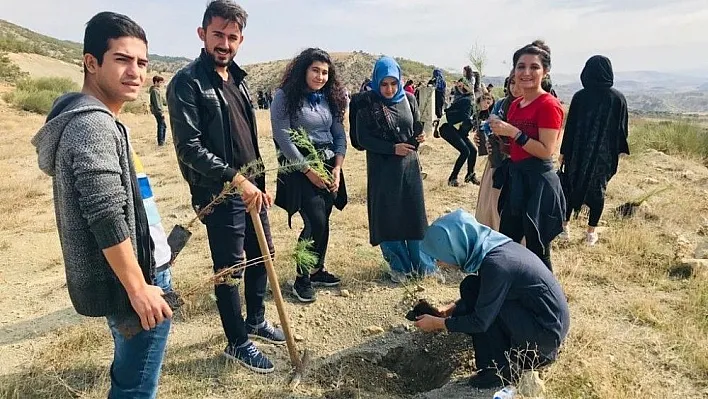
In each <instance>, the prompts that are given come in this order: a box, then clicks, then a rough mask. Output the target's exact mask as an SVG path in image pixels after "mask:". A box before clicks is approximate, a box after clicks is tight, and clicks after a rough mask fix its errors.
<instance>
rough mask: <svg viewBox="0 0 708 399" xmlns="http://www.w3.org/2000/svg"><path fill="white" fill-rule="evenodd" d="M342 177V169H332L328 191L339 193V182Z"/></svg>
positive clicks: (336, 167)
mask: <svg viewBox="0 0 708 399" xmlns="http://www.w3.org/2000/svg"><path fill="white" fill-rule="evenodd" d="M341 177H342V169H341V168H340V167H338V166H335V167H334V168H332V183H330V184H329V186H328V188H329V191H331V192H333V193H336V192H337V191H339V182H340V181H341Z"/></svg>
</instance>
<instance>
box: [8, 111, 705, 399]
mask: <svg viewBox="0 0 708 399" xmlns="http://www.w3.org/2000/svg"><path fill="white" fill-rule="evenodd" d="M123 119H124V121H125V122H126V123H127V124H128V126H130V127H131V130H132V137H133V143H134V145H135V147H136V150H137V152H138V153H139V154H141V156H142V158H143V161H144V163H145V166H146V169H147V171H148V173H149V175H150V176H151V178H152V181H153V185H154V191H155V194H156V198H157V200H158V205H159V207H160V210H161V214H162V216H163V218H164V220H163V223H164V225H165V227H166V228H167V229H169V228H170V227H171V226H172V225H173V224H175V223H184V222H185V221H186V220H188V218H189V216H190V213H191V212H190V209H189V193H188V190H187V187H186V185H185V184H184V182H183V181H182V179H181V177H180V176H179V171H178V170H177V168H176V163H175V158H174V157H175V155H174V150H173V149H172V148H171V147H170V146H167V147H163V148H157V147H156V146H155V144H154V121H153V120H152V118H151V117H150V116H149V115H145V116H141V115H126V116H124V117H123ZM258 121H259V127H260V132H261V148H262V151H263V153H264V156H265V159H266V163H267V164H268V165H274V164H275V159H274V151H273V145H272V139H271V137H270V134H271V133H270V129H269V123H268V115H267V113H259V115H258ZM41 123H42V117H41V116H37V115H30V114H26V113H18V112H16V111H12V110H9V109H8V108H7V107H6V106H5V105H2V104H0V131H3V132H7V133H6V134H4V135H3V136H2V137H0V171H2V173H3V175H5V176H8V178H6V179H3V180H2V182H1V183H0V208H1V210H2V214H3V215H5V216H4V217H3V218H2V220H0V231H2V239H0V248H2V250H3V255H2V258H3V262H2V263H3V264H4V265H7V266H3V268H2V270H0V281H2V282H3V285H5V284H7V285H8V286H9V287H12V289H10V290H2V291H0V302H2V303H3V304H4V305H3V307H2V310H0V326H2V327H1V328H0V374H2V376H0V397H9V398H15V397H17V398H24V397H43V398H64V397H73V396H75V395H77V394H85V395H86V397H105V389H106V387H107V385H108V376H107V374H106V373H107V367H108V363H109V360H110V357H111V350H112V349H111V348H112V347H111V340H110V337H109V335H108V333H107V329H106V327H105V323H103V322H102V321H101V320H88V319H85V318H81V317H76V316H75V315H73V311H72V310H71V308H70V305H69V302H68V298H67V295H66V288H65V287H64V286H63V284H64V276H63V267H62V262H61V252H60V248H59V245H58V241H57V236H56V231H55V226H54V220H53V212H52V205H51V187H50V184H49V179H48V177H47V176H45V175H43V174H42V173H40V172H39V171H38V170H37V167H36V158H35V157H36V156H35V153H34V149H33V148H32V147H31V146H30V144H29V138H30V137H31V136H32V134H33V133H34V132H35V131H36V129H38V128H39V126H41ZM635 125H636V123H635V124H633V128H632V129H633V132H634V131H635V129H636V127H635ZM633 134H634V133H633ZM430 145H431V146H432V147H433V149H434V151H433V152H432V154H433V155H426V156H423V159H422V160H423V164H424V166H425V169H426V171H427V172H428V175H429V177H428V179H427V180H426V181H425V189H426V205H427V209H428V214H429V218H430V219H431V220H432V219H434V218H435V217H437V216H438V215H441V214H442V213H444V211H445V210H446V209H454V208H456V207H458V206H462V207H465V208H467V209H469V210H473V209H474V204H475V203H476V189H475V188H474V187H469V186H468V187H463V188H458V189H454V188H450V187H447V186H446V185H445V178H446V176H447V173H448V172H449V168H450V167H451V165H452V162H453V160H454V157H455V155H454V152H453V151H452V150H451V148H450V147H449V146H447V145H446V144H445V143H443V142H442V141H440V140H435V141H433V142H431V143H430ZM483 165H484V162H483V161H481V162H480V165H478V169H480V173H481V168H482V167H483ZM345 171H346V173H347V183H348V187H349V193H350V204H349V206H348V207H347V208H346V209H345V210H344V212H338V211H335V213H334V215H333V221H332V226H333V227H332V230H333V232H332V234H333V236H332V240H331V244H330V251H329V254H328V264H329V267H330V268H331V269H332V270H333V271H334V272H336V273H339V274H341V275H342V276H343V278H344V283H345V288H347V289H348V290H350V292H351V295H352V296H351V297H349V298H343V297H340V296H338V295H336V294H337V292H336V290H335V291H333V292H332V293H331V294H330V295H327V294H324V293H322V292H321V293H320V299H319V300H318V302H316V303H315V304H314V305H311V306H301V305H299V304H296V303H294V302H292V300H291V299H290V298H289V296H288V304H287V307H288V310H289V313H290V315H291V319H292V324H293V327H294V329H295V331H296V333H298V334H299V335H301V336H302V337H303V338H304V339H305V341H304V342H302V343H299V345H300V347H301V348H302V347H307V348H309V349H310V350H311V351H313V353H314V357H315V362H314V364H313V365H312V368H316V367H317V366H318V365H319V364H320V361H321V359H324V358H326V357H328V356H331V355H333V354H336V353H337V352H339V351H341V350H348V349H352V348H356V347H358V346H360V345H362V344H364V343H366V342H368V341H370V340H371V338H369V337H367V336H366V335H365V334H362V328H364V327H366V326H369V325H379V326H382V327H384V328H385V329H389V328H390V326H392V325H396V324H400V323H403V322H404V320H403V318H402V315H403V313H404V311H405V309H406V303H407V302H405V301H404V298H406V296H407V294H406V291H405V290H404V289H403V288H401V287H393V286H391V285H390V284H388V283H386V282H385V278H384V277H383V276H382V274H381V263H382V262H381V257H380V254H379V252H378V249H377V248H371V247H370V246H369V245H368V243H367V222H366V202H365V198H366V197H365V184H366V183H365V168H364V156H363V154H362V153H360V152H356V151H353V150H352V151H351V152H350V153H349V155H348V157H347V163H346V166H345ZM647 177H651V178H652V179H656V181H654V180H651V181H650V180H647V179H646V178H647ZM274 179H275V176H274V175H272V174H271V175H270V176H269V183H268V185H269V188H270V189H271V190H273V189H274V187H275V181H274ZM657 182H658V183H657ZM664 184H673V186H674V187H673V188H672V189H671V190H669V191H666V192H664V193H661V194H659V195H657V196H656V197H654V198H651V199H650V200H649V201H648V204H647V206H646V207H645V208H644V210H643V213H642V216H640V217H638V218H636V219H633V220H630V221H624V222H623V221H619V220H616V219H615V218H614V217H613V216H612V214H611V212H610V211H609V209H610V208H611V207H612V206H616V205H618V204H620V203H622V202H624V201H627V200H628V199H632V198H635V197H637V196H639V195H641V194H642V193H644V192H646V191H648V190H651V189H654V188H656V187H657V186H663V185H664ZM706 194H708V170H706V168H705V167H704V166H702V165H700V164H699V163H697V162H695V161H691V160H689V159H681V158H675V157H671V156H667V155H663V154H661V153H657V152H643V151H636V152H635V154H633V155H632V156H630V157H629V158H626V159H624V160H623V161H622V165H621V167H620V172H619V174H618V175H617V176H616V177H615V179H614V180H613V181H612V182H611V184H610V186H609V188H608V200H607V202H608V212H606V214H605V216H604V219H605V220H606V221H607V223H606V225H604V226H603V227H602V231H601V232H600V237H601V242H600V245H599V246H598V247H596V248H586V247H585V246H584V245H582V243H581V242H580V241H581V240H582V233H581V230H582V221H577V222H575V221H574V222H573V224H572V227H573V229H574V232H573V242H572V243H570V244H564V245H561V246H557V248H556V250H555V251H554V254H553V256H554V264H555V265H556V274H557V275H558V276H559V278H560V280H561V282H562V284H563V287H564V289H565V291H566V293H567V295H568V298H569V301H570V306H571V312H572V328H571V333H570V336H569V339H568V341H567V344H566V346H565V348H564V350H563V353H562V354H561V357H560V359H559V361H558V362H557V363H556V365H554V366H553V367H552V368H551V369H550V370H549V372H548V373H547V376H546V378H547V386H548V389H549V391H550V394H549V395H548V396H549V397H555V398H576V397H577V398H581V397H583V398H618V399H619V398H627V397H643V398H665V397H675V396H685V397H697V396H700V395H702V394H708V384H706V381H708V363H707V362H706V360H705V359H708V338H707V337H708V322H706V318H707V316H708V315H706V313H705V309H706V305H707V304H708V285H707V284H706V282H705V280H700V279H698V278H688V279H681V278H675V277H671V275H670V271H671V270H672V268H673V267H674V266H675V265H676V264H677V259H679V258H681V257H684V256H686V254H687V253H688V252H690V251H691V250H692V249H693V246H694V244H695V243H696V242H698V241H699V240H702V239H704V238H702V237H701V236H700V233H701V232H703V233H705V231H706V227H705V226H706V223H707V222H708V221H707V220H706V219H705V215H708V201H707V200H706ZM19 204H21V206H20V205H19ZM270 213H271V224H272V226H273V234H274V240H275V245H276V247H277V248H278V251H279V252H278V258H277V265H278V270H279V273H280V275H281V282H284V281H285V280H287V279H289V278H292V277H293V275H294V268H293V265H292V263H291V261H290V260H289V259H288V253H289V251H290V248H292V246H293V244H294V242H295V239H296V237H297V234H298V232H299V228H300V226H301V224H300V223H301V222H300V220H299V218H297V217H295V218H294V226H293V227H294V228H293V229H292V230H290V229H288V228H287V227H286V226H287V224H286V218H285V215H284V212H283V211H282V210H280V209H273V210H272V211H271V212H270ZM209 259H210V257H209V252H208V245H207V241H206V237H205V234H204V229H202V228H197V229H196V232H195V236H194V237H193V238H192V241H191V242H190V244H189V246H188V247H187V248H186V250H185V252H183V254H181V255H180V259H179V261H178V264H177V266H176V267H175V269H174V273H175V274H174V280H175V283H176V285H177V287H178V288H180V289H182V290H185V289H188V288H190V287H194V286H196V285H197V284H198V281H200V280H202V279H204V278H206V277H207V276H208V275H209V274H210V268H211V267H210V260H209ZM458 281H459V280H456V279H454V278H451V279H450V281H448V283H446V284H443V285H440V284H438V283H436V282H432V281H427V282H424V283H423V284H422V285H423V287H424V288H425V291H423V292H422V293H419V294H417V295H420V296H425V297H428V298H431V299H432V300H433V301H435V302H438V303H442V302H444V301H447V300H451V299H454V297H455V296H456V291H457V288H456V285H455V284H456V283H457V282H458ZM210 291H211V290H210V289H209V288H208V285H207V286H204V287H203V288H202V290H201V291H200V292H199V293H198V294H197V295H196V296H194V297H192V298H190V302H189V304H188V306H187V307H186V309H185V314H184V315H183V317H182V318H181V319H180V320H179V321H178V322H177V323H176V324H175V326H174V330H173V333H172V336H171V338H170V342H169V348H168V353H167V357H166V364H165V367H164V371H163V377H162V380H161V382H162V383H161V397H163V398H182V397H233V396H234V395H237V396H239V397H262V398H266V397H267V398H271V397H286V396H287V395H288V394H287V392H286V390H284V389H283V385H282V383H283V379H284V378H285V375H286V373H287V371H288V370H287V366H286V364H287V354H286V351H285V349H282V348H274V347H271V346H268V345H262V346H261V347H263V348H264V350H265V351H266V353H268V354H269V355H270V356H272V357H273V358H274V359H275V360H276V362H277V365H278V372H277V373H276V374H275V375H271V376H267V377H261V376H257V375H253V374H251V373H248V372H246V371H245V370H244V369H242V368H240V367H237V366H232V365H228V364H225V363H224V361H223V360H222V359H221V358H220V357H219V356H218V353H219V352H220V351H221V350H222V349H223V345H224V338H223V334H222V332H221V326H220V323H219V321H218V315H217V314H216V313H215V305H214V303H213V302H212V300H211V299H210ZM267 306H268V310H267V312H268V314H269V315H270V317H272V318H275V317H276V312H275V309H274V307H273V305H272V302H271V301H269V302H268V304H267ZM322 322H324V323H322ZM62 325H64V326H67V327H63V328H59V329H57V326H62ZM386 337H387V338H386V339H389V338H390V339H397V338H396V337H397V336H396V334H391V333H387V334H386ZM391 337H392V338H391ZM379 339H384V338H379ZM313 374H316V372H313ZM362 377H363V376H362ZM336 383H337V381H332V384H336ZM330 388H331V387H326V386H324V387H323V386H320V385H318V384H315V381H314V380H312V379H308V380H306V381H305V384H304V385H303V388H302V390H301V391H300V394H301V395H303V396H306V397H317V396H320V395H321V394H323V393H324V392H325V391H326V390H328V389H330ZM696 393H698V394H696ZM691 395H693V396H691ZM489 396H491V395H487V394H485V395H484V396H483V397H489Z"/></svg>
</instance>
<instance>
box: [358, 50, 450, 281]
mask: <svg viewBox="0 0 708 399" xmlns="http://www.w3.org/2000/svg"><path fill="white" fill-rule="evenodd" d="M363 95H364V96H366V97H365V98H364V99H363V100H358V101H361V103H362V104H363V105H362V106H361V107H360V108H359V109H358V111H357V113H356V123H355V131H354V132H353V133H354V134H355V135H356V137H357V138H358V141H359V145H360V146H361V147H362V148H363V149H364V150H366V168H367V208H368V215H369V241H370V242H371V245H374V246H376V245H381V251H382V252H383V256H384V258H385V259H386V261H387V262H388V263H389V265H390V266H391V279H392V280H393V281H394V282H405V280H406V279H407V278H409V277H413V276H425V275H428V274H432V273H434V272H435V271H437V268H436V266H435V262H434V261H433V260H432V259H430V258H429V257H426V256H421V251H420V240H422V239H423V235H424V233H425V229H426V228H427V226H428V219H427V217H426V214H425V201H424V198H423V179H422V177H421V174H420V162H419V161H418V153H417V149H418V144H419V143H420V142H422V141H424V136H423V126H422V124H421V123H420V113H419V112H418V103H417V102H416V100H415V97H414V96H413V95H412V94H410V93H406V92H405V91H404V90H403V83H402V82H401V68H400V67H399V65H398V63H397V62H396V61H395V60H394V59H393V58H391V57H381V58H380V59H379V60H378V61H377V62H376V64H375V65H374V71H373V73H372V79H371V91H369V92H366V93H363Z"/></svg>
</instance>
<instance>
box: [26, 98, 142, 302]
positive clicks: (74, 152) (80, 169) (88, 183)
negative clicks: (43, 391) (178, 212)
mask: <svg viewBox="0 0 708 399" xmlns="http://www.w3.org/2000/svg"><path fill="white" fill-rule="evenodd" d="M32 144H33V145H34V146H35V147H36V150H37V155H38V162H39V168H40V169H41V170H42V171H43V172H44V173H46V174H48V175H49V176H51V177H52V188H53V192H54V209H55V214H56V222H57V229H58V232H59V240H60V242H61V247H62V252H63V255H64V264H65V269H66V280H67V287H68V290H69V296H70V298H71V302H72V304H73V306H74V308H75V309H76V311H77V312H78V313H79V314H82V315H85V316H108V315H120V314H126V313H130V312H132V307H131V305H130V300H129V299H128V295H127V293H126V291H125V289H124V288H123V285H122V284H121V283H120V281H119V280H118V277H117V276H116V275H115V273H114V272H113V269H111V267H110V265H109V264H108V261H107V260H106V258H105V256H104V255H103V251H102V250H103V249H105V248H109V247H112V246H114V245H117V244H119V243H121V242H123V241H125V240H126V239H127V238H130V239H131V242H132V244H133V251H134V252H135V253H136V256H137V254H138V253H139V251H138V249H139V248H140V242H141V241H138V240H137V239H136V238H140V232H139V231H138V232H137V233H136V213H137V211H136V207H135V206H136V198H135V189H134V185H133V184H134V183H133V182H134V174H135V173H134V171H133V170H132V169H133V167H132V159H131V152H130V150H129V143H128V133H127V129H126V128H125V127H124V126H123V125H122V124H120V122H118V121H117V120H116V119H115V118H114V116H113V114H111V112H110V111H109V110H108V108H106V106H105V105H104V104H103V103H101V102H100V101H99V100H97V99H96V98H95V97H92V96H89V95H86V94H81V93H68V94H65V95H63V96H62V97H60V98H58V99H57V100H56V101H55V103H54V105H53V108H52V111H51V112H50V113H49V115H48V117H47V122H46V124H45V125H44V126H43V127H42V128H41V129H40V130H39V132H37V134H36V135H35V136H34V138H33V139H32ZM138 195H139V194H138ZM137 202H140V203H141V201H140V198H139V197H138V201H137ZM138 209H141V208H138ZM143 212H144V211H143ZM138 216H140V215H138ZM138 220H140V217H138ZM148 237H149V234H148ZM148 239H149V238H148ZM143 263H145V262H141V268H142V269H143V276H144V277H145V278H146V281H151V280H150V278H151V275H152V274H151V273H153V272H154V270H150V267H149V266H144V265H143Z"/></svg>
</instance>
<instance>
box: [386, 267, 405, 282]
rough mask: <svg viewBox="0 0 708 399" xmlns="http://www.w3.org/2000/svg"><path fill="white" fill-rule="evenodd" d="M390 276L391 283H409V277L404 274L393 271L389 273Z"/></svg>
mask: <svg viewBox="0 0 708 399" xmlns="http://www.w3.org/2000/svg"><path fill="white" fill-rule="evenodd" d="M388 275H389V276H390V277H391V281H393V282H394V283H396V284H405V283H407V282H408V276H406V275H405V274H404V273H401V272H396V271H393V270H391V271H389V272H388Z"/></svg>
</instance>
